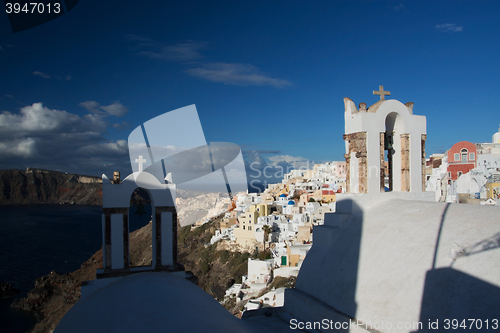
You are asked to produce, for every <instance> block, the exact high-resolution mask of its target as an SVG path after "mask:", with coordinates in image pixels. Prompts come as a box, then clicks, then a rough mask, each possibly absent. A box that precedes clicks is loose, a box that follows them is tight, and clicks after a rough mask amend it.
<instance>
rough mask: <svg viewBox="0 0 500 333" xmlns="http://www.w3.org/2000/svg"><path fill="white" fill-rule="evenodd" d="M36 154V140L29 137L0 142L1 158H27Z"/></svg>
mask: <svg viewBox="0 0 500 333" xmlns="http://www.w3.org/2000/svg"><path fill="white" fill-rule="evenodd" d="M37 154H38V152H37V148H36V142H35V140H33V139H32V138H29V137H28V138H24V139H14V140H8V141H2V142H0V156H3V158H9V157H10V156H18V157H22V158H29V157H36V156H37Z"/></svg>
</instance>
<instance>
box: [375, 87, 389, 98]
mask: <svg viewBox="0 0 500 333" xmlns="http://www.w3.org/2000/svg"><path fill="white" fill-rule="evenodd" d="M378 89H379V90H378V91H376V90H374V91H373V94H374V95H380V100H381V101H383V100H385V95H387V96H390V95H391V92H390V91H384V86H378Z"/></svg>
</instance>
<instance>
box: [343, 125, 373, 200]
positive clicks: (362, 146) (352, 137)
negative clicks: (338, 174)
mask: <svg viewBox="0 0 500 333" xmlns="http://www.w3.org/2000/svg"><path fill="white" fill-rule="evenodd" d="M344 140H345V141H347V142H348V147H349V148H348V152H347V154H345V155H344V157H345V159H346V169H347V176H346V188H347V189H346V190H347V192H350V183H351V182H350V179H351V170H350V169H351V163H350V160H351V158H350V156H351V153H356V157H357V158H358V159H359V163H358V177H359V182H358V184H359V190H358V192H359V193H367V191H368V169H367V159H366V157H367V153H366V132H358V133H351V134H344ZM352 176H353V177H356V175H352Z"/></svg>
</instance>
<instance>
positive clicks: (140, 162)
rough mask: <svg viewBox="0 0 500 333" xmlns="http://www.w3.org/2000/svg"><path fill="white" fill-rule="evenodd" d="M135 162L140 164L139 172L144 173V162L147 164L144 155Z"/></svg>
mask: <svg viewBox="0 0 500 333" xmlns="http://www.w3.org/2000/svg"><path fill="white" fill-rule="evenodd" d="M135 162H136V163H139V172H142V171H143V168H144V162H146V160H145V159H144V158H143V156H142V155H139V158H136V159H135Z"/></svg>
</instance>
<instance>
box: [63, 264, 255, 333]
mask: <svg viewBox="0 0 500 333" xmlns="http://www.w3.org/2000/svg"><path fill="white" fill-rule="evenodd" d="M167 330H168V332H248V328H247V327H245V326H244V325H243V323H242V322H241V321H240V320H239V319H237V318H236V317H234V316H233V315H231V314H230V313H229V312H228V311H227V310H226V309H224V307H222V305H220V304H219V303H218V302H217V301H216V300H215V299H214V298H212V297H211V296H210V295H208V294H207V293H205V292H204V291H203V290H202V289H201V288H200V287H198V286H197V285H195V284H194V283H192V282H190V281H188V280H186V279H184V278H182V277H179V276H175V275H173V274H169V273H139V274H133V275H129V276H127V277H124V278H122V279H119V280H117V281H116V282H113V283H111V284H110V285H108V286H106V287H103V288H102V289H99V290H97V291H96V292H95V293H94V294H92V295H89V296H88V297H87V298H85V299H83V300H81V301H79V302H77V303H76V304H75V305H74V306H73V307H72V308H71V309H70V310H69V311H68V313H67V314H66V315H65V316H64V317H63V319H62V320H61V322H60V323H59V325H58V326H57V327H56V329H55V331H54V332H56V333H61V332H166V331H167Z"/></svg>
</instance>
